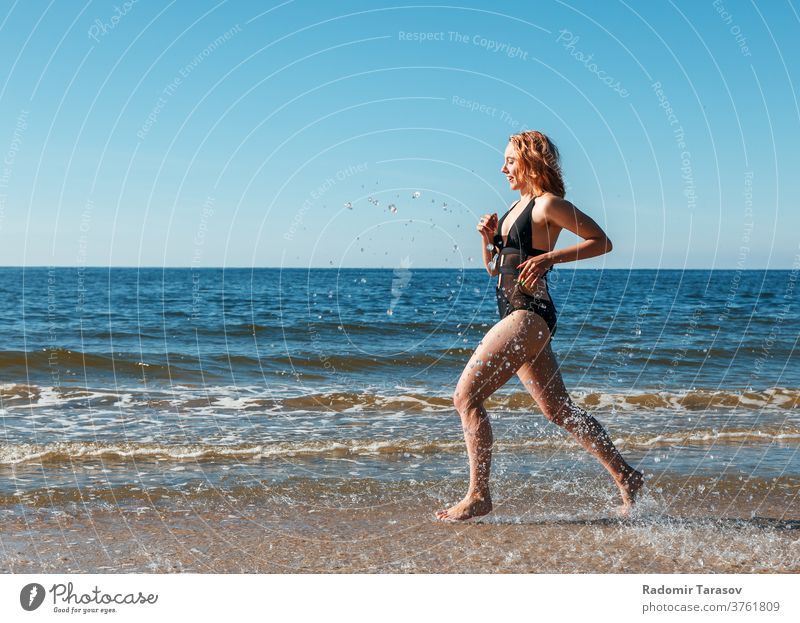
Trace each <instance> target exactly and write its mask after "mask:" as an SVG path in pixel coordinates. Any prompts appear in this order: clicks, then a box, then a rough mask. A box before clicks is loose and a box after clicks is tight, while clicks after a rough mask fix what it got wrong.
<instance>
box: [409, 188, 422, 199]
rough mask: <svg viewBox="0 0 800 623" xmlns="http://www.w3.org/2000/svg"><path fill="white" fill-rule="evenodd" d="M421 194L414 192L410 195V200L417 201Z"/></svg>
mask: <svg viewBox="0 0 800 623" xmlns="http://www.w3.org/2000/svg"><path fill="white" fill-rule="evenodd" d="M421 194H422V193H421V192H419V191H418V190H415V191H414V192H413V193H411V198H412V199H419V197H420V195H421Z"/></svg>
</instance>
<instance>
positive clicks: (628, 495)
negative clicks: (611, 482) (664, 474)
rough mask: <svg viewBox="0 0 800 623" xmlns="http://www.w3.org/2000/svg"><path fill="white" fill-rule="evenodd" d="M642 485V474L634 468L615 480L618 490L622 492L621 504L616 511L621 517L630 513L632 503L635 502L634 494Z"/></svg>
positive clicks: (635, 494)
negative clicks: (618, 479) (620, 478)
mask: <svg viewBox="0 0 800 623" xmlns="http://www.w3.org/2000/svg"><path fill="white" fill-rule="evenodd" d="M643 486H644V476H643V475H642V472H640V471H637V470H635V469H634V470H633V471H632V472H630V473H629V474H628V475H627V476H625V477H624V478H623V479H622V480H620V481H618V482H617V487H619V492H620V494H622V506H620V507H619V508H618V509H617V512H618V513H619V514H620V515H621V516H622V517H627V516H629V515H630V512H631V510H633V505H634V504H636V496H637V494H638V493H639V490H640V489H641V488H642V487H643Z"/></svg>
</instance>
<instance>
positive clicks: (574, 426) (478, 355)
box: [436, 131, 644, 521]
mask: <svg viewBox="0 0 800 623" xmlns="http://www.w3.org/2000/svg"><path fill="white" fill-rule="evenodd" d="M501 170H502V172H503V173H504V174H505V176H506V177H507V178H508V183H509V185H510V187H511V189H512V190H517V191H519V193H520V199H519V201H517V202H515V203H514V204H513V205H512V206H511V208H510V209H509V210H508V212H506V213H505V214H504V215H503V217H502V218H501V219H500V221H499V223H498V221H497V214H491V215H490V214H485V215H484V216H483V217H482V218H481V220H480V223H479V224H478V227H477V229H478V232H479V233H480V234H481V237H482V238H483V247H484V250H483V261H484V264H485V265H486V270H487V271H489V274H490V275H491V276H492V277H494V276H498V281H497V287H496V295H497V308H498V311H499V312H500V321H499V322H498V323H497V324H495V325H494V326H493V327H492V328H491V329H489V331H488V332H487V333H486V336H485V337H484V338H483V340H482V341H481V343H480V344H478V348H477V349H476V350H475V352H474V353H473V355H472V357H471V358H470V360H469V363H468V364H467V366H466V367H465V368H464V372H462V374H461V378H460V379H459V381H458V384H457V385H456V389H455V392H454V394H453V403H454V404H455V407H456V409H457V410H458V413H459V415H460V416H461V424H462V428H463V429H464V439H465V441H466V444H467V455H468V456H469V490H468V491H467V495H466V497H465V498H464V499H463V500H461V501H460V502H459V503H458V504H456V505H454V506H452V507H450V508H448V509H446V510H440V511H437V513H436V517H437V518H438V519H440V520H443V521H458V520H464V519H470V518H471V517H477V516H480V515H485V514H487V513H488V512H490V511H491V510H492V498H491V495H490V494H489V474H490V468H491V462H492V443H493V437H492V427H491V425H490V424H489V416H488V415H487V413H486V409H484V407H483V403H484V401H485V400H486V399H487V398H488V397H489V396H491V395H492V394H493V393H494V392H495V391H497V390H498V389H499V388H500V387H502V386H503V385H504V384H505V383H506V382H507V381H508V380H509V379H510V378H511V377H512V376H513V375H514V373H516V374H517V376H519V378H520V379H521V380H522V383H523V385H524V387H525V389H527V390H528V392H529V393H530V394H531V396H532V397H533V399H534V400H535V401H536V403H537V404H538V405H539V408H540V409H541V410H542V413H543V414H544V416H545V417H546V418H547V419H548V420H550V421H551V422H554V423H555V424H558V425H559V426H562V427H564V428H565V429H566V430H567V431H569V432H570V433H571V434H572V435H573V436H574V437H575V439H576V440H577V441H578V442H579V443H580V444H581V445H582V446H583V447H584V448H585V449H586V450H587V451H588V452H590V453H591V454H592V455H593V456H594V457H596V458H597V460H598V461H600V463H602V465H603V467H605V468H606V469H607V470H608V471H609V473H610V474H611V476H612V477H613V478H614V482H616V484H617V487H619V491H620V493H621V494H622V507H620V509H619V510H620V513H621V514H623V515H626V514H628V513H629V511H630V509H631V508H632V507H633V504H634V502H635V500H636V495H637V493H638V491H639V489H641V487H642V485H643V484H644V480H643V477H642V474H641V472H639V471H637V470H635V469H633V468H632V467H631V466H630V465H628V463H626V462H625V459H623V458H622V455H620V453H619V451H617V449H616V448H615V447H614V444H613V442H612V441H611V438H610V437H609V436H608V433H607V432H606V431H605V430H604V429H603V427H602V426H601V424H600V423H599V422H598V421H597V420H596V419H594V418H593V417H592V416H590V415H589V414H588V413H586V412H585V411H584V410H583V409H581V408H580V407H578V406H576V405H575V404H574V403H573V402H572V400H571V399H570V397H569V394H568V393H567V390H566V388H565V387H564V382H563V380H562V379H561V373H560V372H559V369H558V362H557V361H556V358H555V355H554V354H553V351H552V349H551V348H550V338H551V337H552V336H553V334H554V333H555V331H556V309H555V306H554V305H553V301H552V299H551V298H550V292H549V290H548V287H547V272H548V271H549V270H550V269H551V267H552V266H553V265H554V264H558V263H561V262H572V261H575V260H582V259H586V258H590V257H595V256H597V255H602V254H603V253H608V252H609V251H611V241H610V240H609V239H608V236H606V234H605V232H604V231H603V230H602V229H601V228H600V226H599V225H598V224H597V223H595V222H594V221H593V220H592V219H591V218H589V217H588V216H587V215H586V214H584V213H583V212H581V211H580V210H579V209H578V208H576V207H575V206H574V205H572V204H571V203H570V202H569V201H567V200H566V199H564V182H563V179H562V177H561V165H560V162H559V154H558V149H557V148H556V146H555V144H554V143H553V142H552V141H551V140H550V139H549V138H548V137H547V136H545V135H544V134H542V133H541V132H536V131H529V132H521V133H519V134H514V135H512V136H511V137H510V138H509V142H508V146H507V147H506V150H505V155H504V162H503V168H502V169H501ZM562 229H567V230H569V231H571V232H573V233H575V234H576V235H578V236H580V237H581V238H583V241H582V242H580V243H578V244H576V245H573V246H571V247H567V248H564V249H558V250H555V249H554V247H555V244H556V240H557V239H558V235H559V233H560V232H561V230H562Z"/></svg>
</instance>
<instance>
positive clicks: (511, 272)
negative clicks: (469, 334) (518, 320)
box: [494, 197, 556, 336]
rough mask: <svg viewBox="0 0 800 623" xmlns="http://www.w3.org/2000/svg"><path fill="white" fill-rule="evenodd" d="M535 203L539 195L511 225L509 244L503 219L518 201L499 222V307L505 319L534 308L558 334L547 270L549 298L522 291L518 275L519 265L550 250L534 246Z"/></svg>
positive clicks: (551, 333) (543, 277)
mask: <svg viewBox="0 0 800 623" xmlns="http://www.w3.org/2000/svg"><path fill="white" fill-rule="evenodd" d="M517 203H519V202H517ZM535 203H536V197H534V198H533V199H531V202H530V203H529V204H528V205H527V207H526V208H525V209H524V210H523V211H522V213H521V214H520V215H519V216H518V217H517V220H516V221H514V223H513V224H512V225H511V229H510V230H509V232H508V242H507V244H505V245H504V244H503V235H502V231H503V221H504V220H505V218H506V216H508V215H509V213H510V212H511V210H513V209H514V207H515V206H516V205H517V204H516V203H515V204H514V205H513V206H511V209H510V210H509V211H508V212H506V213H505V214H504V215H503V217H502V218H501V219H500V222H499V223H498V224H497V232H498V233H497V235H495V237H494V246H495V248H496V249H498V250H499V253H500V255H499V257H498V258H496V259H497V263H498V271H499V272H500V284H499V285H498V286H496V288H495V292H496V294H497V310H498V311H499V312H500V317H501V318H505V317H506V316H508V315H509V314H510V313H511V312H513V311H516V310H519V309H524V310H526V311H532V312H534V313H535V314H538V315H539V316H541V317H542V318H543V319H544V321H545V322H546V323H547V326H548V327H549V328H550V335H551V336H552V335H555V333H556V306H555V305H554V304H553V301H552V297H551V296H550V289H549V288H548V287H547V273H545V274H544V275H543V276H542V277H541V279H544V280H545V281H544V283H545V288H546V289H547V296H548V298H543V297H541V296H530V295H528V294H525V293H523V292H522V291H520V289H519V287H517V277H518V276H519V269H517V265H518V264H522V262H524V261H525V260H526V259H528V258H529V257H534V256H536V255H541V254H542V253H547V251H542V250H541V249H534V248H533V240H532V238H533V231H532V229H533V228H532V223H531V212H532V211H533V205H534V204H535ZM548 272H549V269H548Z"/></svg>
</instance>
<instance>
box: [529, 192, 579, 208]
mask: <svg viewBox="0 0 800 623" xmlns="http://www.w3.org/2000/svg"><path fill="white" fill-rule="evenodd" d="M536 207H537V208H539V209H540V210H541V211H543V212H549V211H551V210H558V209H564V208H567V209H570V208H572V207H573V205H572V203H570V202H569V201H567V200H566V199H564V197H561V196H559V195H555V194H553V193H551V192H545V193H542V194H541V195H539V196H538V197H537V198H536Z"/></svg>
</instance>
